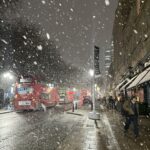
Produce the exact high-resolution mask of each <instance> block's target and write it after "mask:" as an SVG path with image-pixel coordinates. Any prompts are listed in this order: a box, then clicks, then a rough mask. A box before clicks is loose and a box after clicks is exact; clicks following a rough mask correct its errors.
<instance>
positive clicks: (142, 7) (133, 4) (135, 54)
mask: <svg viewBox="0 0 150 150" xmlns="http://www.w3.org/2000/svg"><path fill="white" fill-rule="evenodd" d="M113 40H114V60H113V66H114V67H113V68H114V72H113V75H114V80H115V84H118V83H119V82H120V81H119V80H118V79H121V78H122V75H124V74H125V73H126V72H127V70H128V68H129V66H132V67H135V66H136V65H137V64H138V63H139V62H140V61H141V60H142V59H144V58H145V57H147V56H148V55H149V54H150V0H119V2H118V7H117V9H116V13H115V21H114V27H113Z"/></svg>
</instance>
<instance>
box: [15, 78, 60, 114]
mask: <svg viewBox="0 0 150 150" xmlns="http://www.w3.org/2000/svg"><path fill="white" fill-rule="evenodd" d="M58 101H59V95H58V92H57V89H56V88H49V87H47V86H46V85H44V84H41V83H39V82H38V81H37V80H36V78H35V77H33V76H24V77H20V78H19V79H18V82H17V83H16V86H15V98H14V108H15V110H16V111H20V110H39V109H40V108H41V107H42V105H44V106H45V107H50V106H55V105H56V104H57V102H58Z"/></svg>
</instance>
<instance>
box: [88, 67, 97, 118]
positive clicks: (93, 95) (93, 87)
mask: <svg viewBox="0 0 150 150" xmlns="http://www.w3.org/2000/svg"><path fill="white" fill-rule="evenodd" d="M89 74H90V76H91V78H92V80H91V95H92V102H93V111H92V112H90V113H89V119H92V120H99V118H100V116H99V113H97V112H96V109H95V85H96V84H95V74H94V70H93V69H90V70H89Z"/></svg>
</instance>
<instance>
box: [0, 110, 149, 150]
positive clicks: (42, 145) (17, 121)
mask: <svg viewBox="0 0 150 150" xmlns="http://www.w3.org/2000/svg"><path fill="white" fill-rule="evenodd" d="M89 111H90V108H87V109H83V110H75V112H74V113H72V112H71V111H70V112H64V110H63V108H62V107H56V108H51V109H48V110H47V111H46V112H43V111H36V112H34V111H33V112H22V113H15V112H13V113H7V114H1V115H0V150H131V149H132V150H149V144H148V143H149V142H148V140H149V133H148V132H146V133H145V132H144V131H143V132H142V135H141V137H140V139H138V140H137V141H135V140H134V138H133V137H132V133H131V134H129V136H128V137H124V135H123V131H122V125H121V124H120V116H118V114H117V113H116V112H115V111H101V112H100V114H101V117H100V120H99V121H97V126H96V124H95V122H94V121H93V120H89V119H88V112H89Z"/></svg>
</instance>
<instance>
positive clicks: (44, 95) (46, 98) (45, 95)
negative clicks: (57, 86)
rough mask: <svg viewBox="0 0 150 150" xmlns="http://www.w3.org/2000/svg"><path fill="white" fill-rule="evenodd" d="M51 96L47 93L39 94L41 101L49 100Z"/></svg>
mask: <svg viewBox="0 0 150 150" xmlns="http://www.w3.org/2000/svg"><path fill="white" fill-rule="evenodd" d="M50 98H51V96H50V95H49V94H47V93H41V99H45V100H49V99H50Z"/></svg>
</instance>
